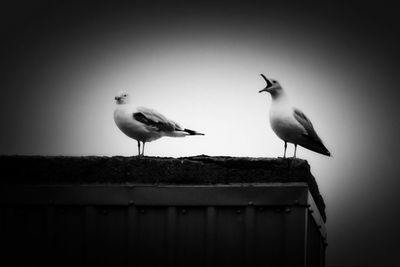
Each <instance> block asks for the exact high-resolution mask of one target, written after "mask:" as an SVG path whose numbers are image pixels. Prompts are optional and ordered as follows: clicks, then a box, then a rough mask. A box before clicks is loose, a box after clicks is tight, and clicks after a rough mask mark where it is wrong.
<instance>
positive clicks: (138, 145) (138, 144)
mask: <svg viewBox="0 0 400 267" xmlns="http://www.w3.org/2000/svg"><path fill="white" fill-rule="evenodd" d="M137 149H138V156H140V141H137Z"/></svg>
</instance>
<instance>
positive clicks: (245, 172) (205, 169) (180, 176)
mask: <svg viewBox="0 0 400 267" xmlns="http://www.w3.org/2000/svg"><path fill="white" fill-rule="evenodd" d="M0 168H1V170H2V171H3V173H5V174H6V175H3V177H2V178H1V179H0V184H3V185H4V184H88V183H89V184H90V183H105V184H124V183H142V184H154V183H157V184H191V185H194V184H231V183H260V182H262V183H289V182H306V183H307V184H308V186H309V188H310V192H311V194H312V195H313V197H314V200H315V202H316V203H317V206H318V208H319V209H320V211H321V214H322V216H323V217H324V218H325V204H324V201H323V198H322V196H321V195H320V193H319V190H318V185H317V183H316V181H315V179H314V177H313V176H312V174H311V172H310V166H309V164H308V162H307V161H306V160H302V159H292V158H289V159H283V158H248V157H226V156H216V157H211V156H206V155H200V156H193V157H183V158H165V157H121V156H114V157H99V156H86V157H69V156H0Z"/></svg>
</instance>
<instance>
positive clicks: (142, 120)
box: [114, 91, 204, 156]
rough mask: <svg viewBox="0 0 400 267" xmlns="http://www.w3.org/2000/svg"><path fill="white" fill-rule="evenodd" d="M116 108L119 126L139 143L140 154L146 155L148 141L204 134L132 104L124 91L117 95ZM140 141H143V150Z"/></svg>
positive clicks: (115, 117) (115, 115)
mask: <svg viewBox="0 0 400 267" xmlns="http://www.w3.org/2000/svg"><path fill="white" fill-rule="evenodd" d="M115 101H116V104H117V106H116V108H115V110H114V121H115V124H117V126H118V128H119V129H120V130H121V131H122V132H123V133H124V134H126V135H127V136H129V137H130V138H133V139H135V140H136V141H137V143H138V156H144V145H145V144H146V142H151V141H154V140H157V139H159V138H161V137H163V136H170V137H184V136H187V135H204V134H202V133H199V132H196V131H193V130H190V129H186V128H182V127H181V126H180V125H179V124H178V123H176V122H174V121H173V120H170V119H167V118H166V117H164V116H163V115H162V114H160V113H159V112H157V111H155V110H153V109H149V108H145V107H134V106H132V105H130V97H129V95H128V93H126V92H124V91H122V92H120V93H119V94H118V95H117V96H115ZM140 142H142V143H143V147H142V152H141V151H140Z"/></svg>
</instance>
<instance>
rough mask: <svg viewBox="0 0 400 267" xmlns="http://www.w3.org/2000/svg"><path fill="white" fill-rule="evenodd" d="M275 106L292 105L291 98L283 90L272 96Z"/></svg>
mask: <svg viewBox="0 0 400 267" xmlns="http://www.w3.org/2000/svg"><path fill="white" fill-rule="evenodd" d="M271 97H272V104H273V105H290V103H289V98H288V96H287V95H286V93H285V92H284V91H283V90H280V91H279V92H276V93H275V94H271Z"/></svg>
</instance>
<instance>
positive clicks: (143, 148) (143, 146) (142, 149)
mask: <svg viewBox="0 0 400 267" xmlns="http://www.w3.org/2000/svg"><path fill="white" fill-rule="evenodd" d="M144 144H146V142H143V147H142V156H144Z"/></svg>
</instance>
